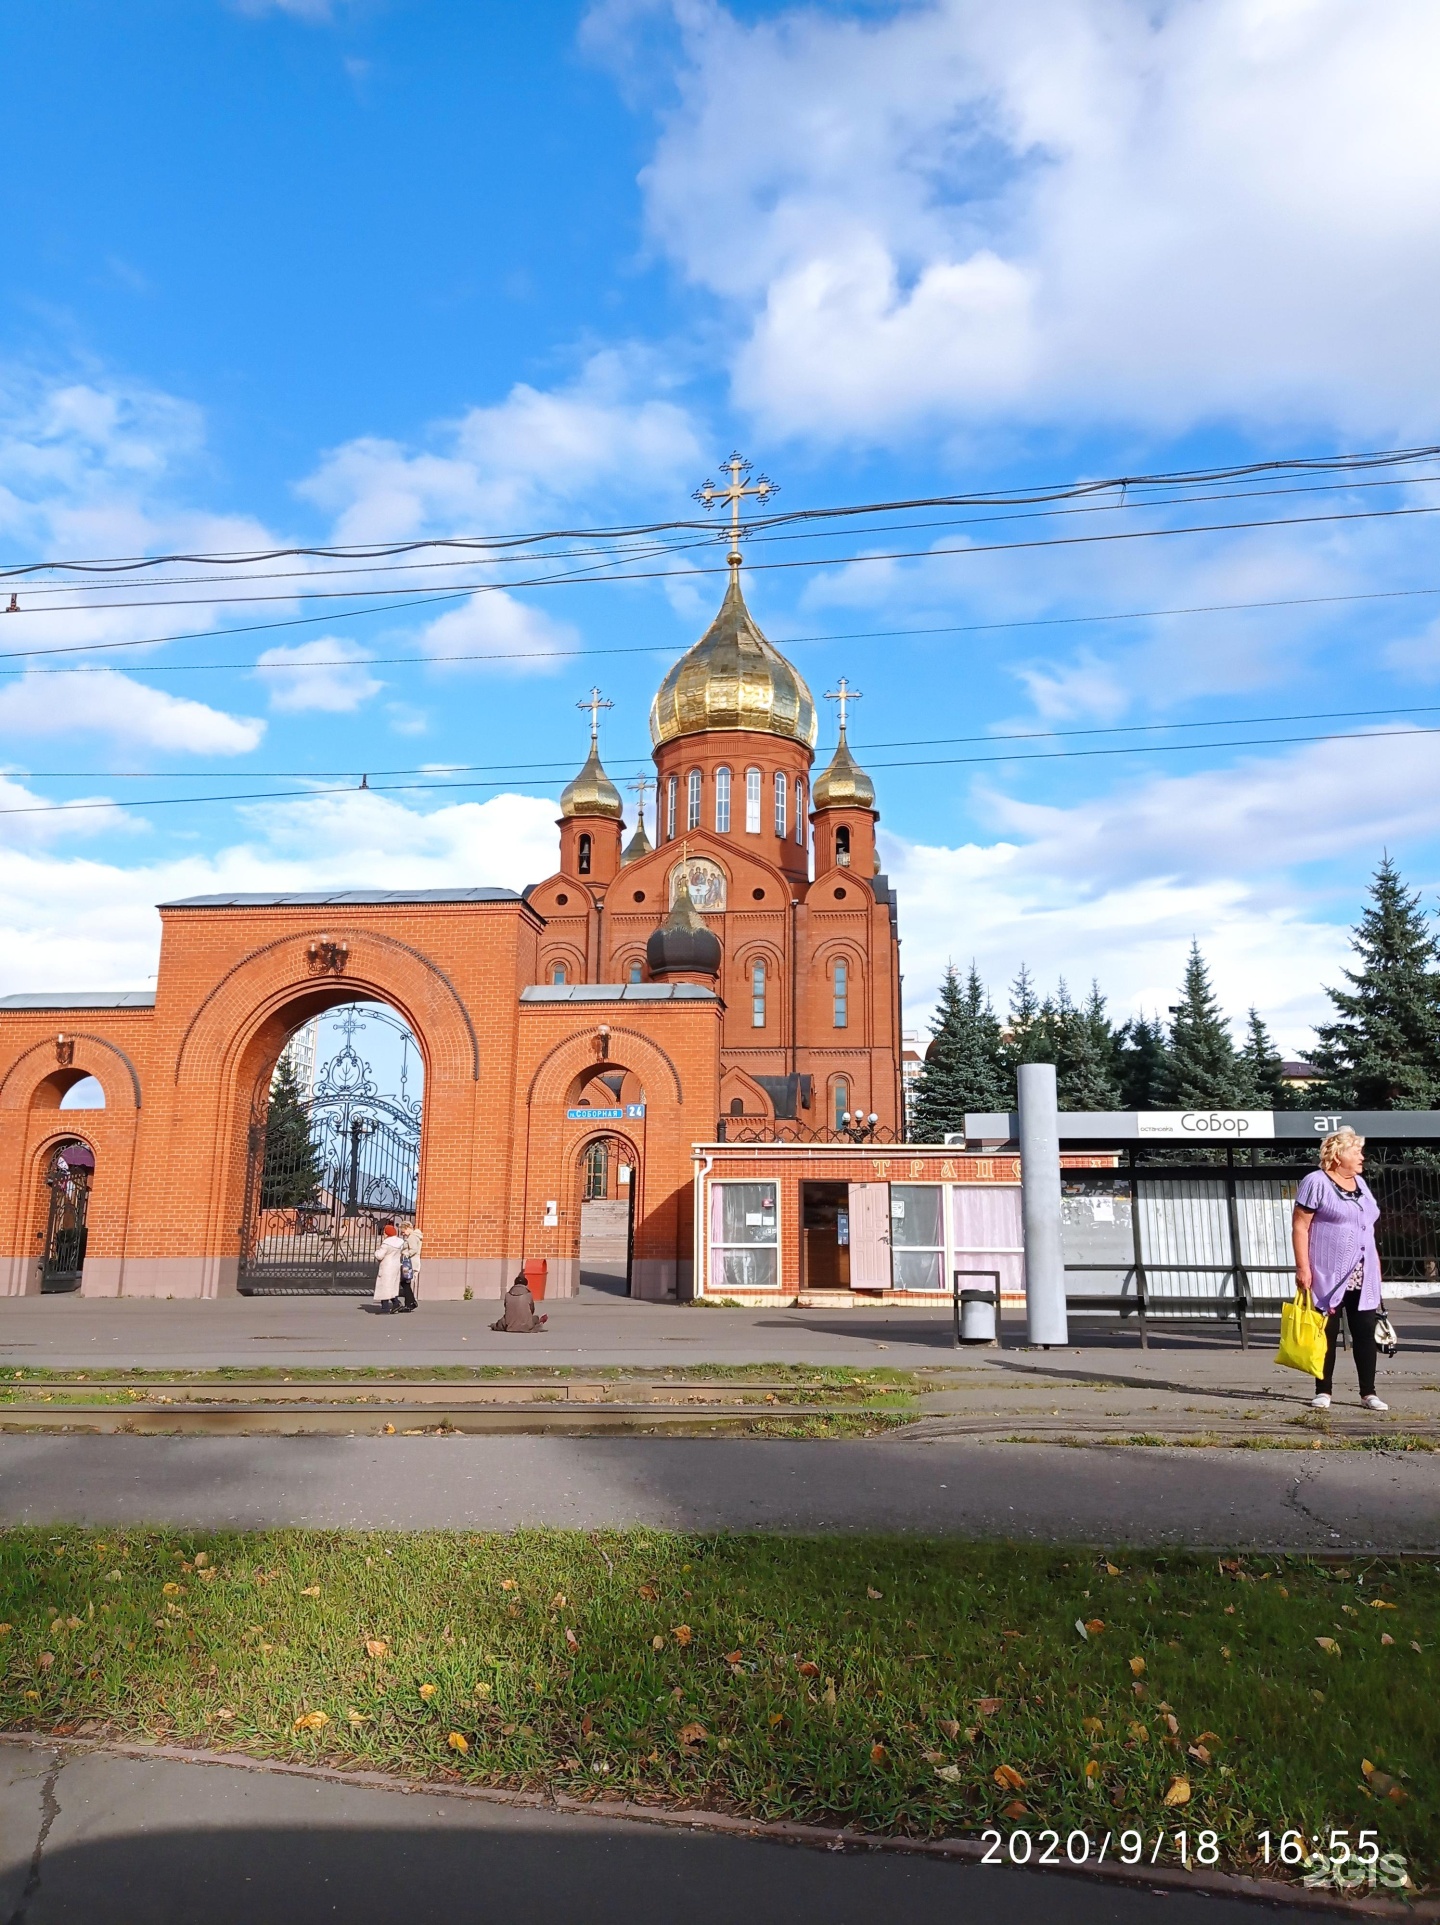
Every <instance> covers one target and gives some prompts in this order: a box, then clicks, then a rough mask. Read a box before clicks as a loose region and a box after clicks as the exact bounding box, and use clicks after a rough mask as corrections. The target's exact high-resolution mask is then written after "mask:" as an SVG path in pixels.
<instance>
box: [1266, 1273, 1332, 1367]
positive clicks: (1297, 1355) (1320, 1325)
mask: <svg viewBox="0 0 1440 1925" xmlns="http://www.w3.org/2000/svg"><path fill="white" fill-rule="evenodd" d="M1275 1361H1276V1363H1277V1364H1284V1365H1285V1366H1286V1368H1287V1369H1289V1370H1303V1371H1304V1372H1305V1375H1306V1376H1307V1377H1323V1376H1324V1375H1325V1319H1324V1317H1323V1316H1321V1314H1320V1312H1319V1311H1318V1310H1317V1309H1316V1308H1315V1305H1314V1302H1313V1300H1312V1298H1311V1296H1310V1292H1309V1291H1308V1290H1297V1291H1296V1293H1295V1297H1294V1300H1293V1302H1291V1303H1287V1304H1286V1305H1285V1306H1284V1308H1283V1309H1282V1310H1281V1312H1280V1348H1279V1349H1278V1350H1277V1351H1276V1352H1275Z"/></svg>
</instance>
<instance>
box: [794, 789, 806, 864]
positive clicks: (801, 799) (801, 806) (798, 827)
mask: <svg viewBox="0 0 1440 1925" xmlns="http://www.w3.org/2000/svg"><path fill="white" fill-rule="evenodd" d="M795 840H796V841H797V842H798V843H800V844H801V846H802V847H803V846H804V842H805V784H804V783H803V782H802V781H801V780H800V777H799V776H798V775H797V776H796V778H795Z"/></svg>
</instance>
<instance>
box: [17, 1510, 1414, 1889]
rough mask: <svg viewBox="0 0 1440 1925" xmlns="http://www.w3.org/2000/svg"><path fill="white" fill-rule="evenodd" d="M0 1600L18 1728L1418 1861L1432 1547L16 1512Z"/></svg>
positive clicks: (1239, 1855) (841, 1815)
mask: <svg viewBox="0 0 1440 1925" xmlns="http://www.w3.org/2000/svg"><path fill="white" fill-rule="evenodd" d="M1111 1562H1113V1564H1114V1565H1116V1566H1118V1567H1119V1569H1118V1574H1114V1575H1112V1574H1111V1573H1110V1571H1109V1569H1108V1568H1107V1567H1108V1565H1109V1564H1110V1563H1111ZM197 1564H198V1568H197ZM211 1573H213V1575H212V1574H211ZM117 1574H118V1575H117ZM316 1586H318V1587H319V1588H318V1594H314V1595H307V1592H310V1591H312V1589H313V1587H316ZM1377 1600H1379V1601H1380V1602H1381V1603H1382V1604H1383V1605H1393V1606H1394V1607H1395V1608H1393V1609H1376V1608H1374V1606H1375V1603H1376V1601H1377ZM1077 1618H1078V1619H1080V1620H1082V1621H1085V1622H1092V1623H1093V1621H1095V1620H1099V1621H1101V1622H1102V1623H1103V1626H1104V1628H1103V1630H1100V1629H1094V1630H1092V1631H1091V1634H1090V1635H1089V1637H1088V1638H1082V1637H1081V1636H1080V1635H1079V1633H1078V1632H1077V1630H1076V1628H1075V1621H1076V1619H1077ZM0 1620H3V1621H4V1622H5V1623H6V1624H7V1625H8V1627H9V1628H8V1629H6V1630H5V1631H3V1632H0V1725H3V1726H4V1727H6V1728H9V1729H11V1730H36V1731H46V1732H55V1731H62V1732H63V1731H67V1730H68V1731H72V1732H73V1731H75V1730H76V1729H77V1728H82V1727H83V1728H84V1730H85V1731H87V1732H95V1731H97V1730H100V1731H105V1732H107V1733H109V1734H111V1735H123V1736H127V1737H138V1738H147V1739H154V1740H163V1741H167V1742H171V1743H180V1744H187V1745H208V1746H213V1747H217V1748H223V1749H226V1750H231V1751H234V1750H241V1751H249V1752H253V1753H255V1754H257V1755H262V1756H266V1757H280V1758H291V1759H303V1760H309V1761H312V1762H319V1761H327V1762H331V1763H335V1764H340V1765H347V1766H354V1767H366V1768H375V1769H380V1770H384V1771H388V1772H395V1773H401V1774H407V1775H410V1776H413V1777H416V1778H425V1777H431V1778H433V1777H435V1776H437V1775H445V1774H453V1775H456V1776H458V1777H460V1778H461V1779H464V1780H468V1781H472V1782H475V1783H477V1784H488V1785H504V1786H512V1787H532V1788H537V1787H552V1788H556V1789H560V1790H564V1791H566V1792H569V1793H571V1794H574V1795H579V1796H581V1797H585V1796H592V1795H593V1796H600V1795H608V1796H619V1795H623V1796H628V1797H632V1798H637V1799H642V1800H652V1801H659V1802H670V1803H680V1804H695V1805H708V1806H712V1807H715V1808H717V1809H722V1810H728V1811H737V1812H744V1813H748V1814H753V1815H756V1816H759V1817H762V1818H782V1817H784V1818H795V1819H802V1820H808V1821H816V1822H835V1821H843V1822H846V1823H849V1824H853V1825H856V1826H860V1827H863V1828H867V1829H871V1830H875V1831H882V1832H892V1833H901V1834H908V1835H919V1836H930V1835H939V1834H942V1833H956V1832H962V1833H974V1832H977V1831H979V1830H980V1829H982V1828H984V1827H985V1826H986V1825H988V1824H991V1823H998V1824H999V1825H1000V1826H1001V1828H1002V1829H1009V1828H1010V1827H1011V1826H1012V1825H1014V1826H1023V1827H1025V1828H1027V1829H1029V1830H1031V1831H1032V1833H1038V1831H1039V1829H1040V1828H1041V1827H1043V1826H1055V1827H1058V1828H1059V1829H1060V1830H1061V1833H1062V1837H1063V1835H1064V1833H1065V1832H1066V1831H1067V1830H1068V1829H1070V1828H1080V1829H1084V1830H1087V1831H1089V1832H1090V1833H1091V1834H1092V1835H1094V1834H1097V1833H1099V1832H1101V1831H1104V1830H1106V1829H1112V1828H1113V1829H1115V1830H1117V1831H1118V1830H1119V1829H1120V1828H1123V1827H1132V1826H1133V1827H1138V1828H1141V1829H1144V1830H1146V1832H1147V1835H1148V1834H1153V1832H1154V1831H1155V1830H1156V1829H1157V1828H1159V1827H1161V1826H1164V1827H1165V1828H1167V1829H1169V1830H1172V1831H1173V1830H1174V1829H1176V1828H1178V1827H1180V1826H1183V1827H1185V1828H1186V1829H1187V1831H1188V1833H1189V1834H1190V1836H1191V1838H1192V1839H1193V1838H1194V1836H1195V1834H1196V1833H1197V1832H1199V1831H1200V1830H1201V1829H1203V1828H1209V1829H1213V1830H1214V1831H1216V1832H1217V1833H1218V1834H1219V1838H1220V1845H1221V1852H1222V1862H1224V1863H1226V1864H1230V1865H1249V1864H1253V1863H1254V1862H1255V1854H1256V1852H1257V1848H1258V1839H1259V1835H1260V1833H1261V1832H1262V1831H1264V1830H1266V1829H1268V1830H1270V1831H1271V1832H1272V1833H1274V1834H1277V1835H1278V1834H1279V1833H1280V1832H1282V1831H1283V1830H1285V1829H1286V1828H1287V1827H1290V1826H1294V1827H1298V1828H1299V1829H1301V1830H1302V1831H1303V1832H1305V1834H1306V1835H1307V1836H1308V1835H1309V1834H1310V1833H1312V1832H1321V1833H1325V1832H1328V1831H1329V1830H1330V1829H1331V1828H1332V1827H1335V1826H1339V1827H1346V1826H1348V1827H1350V1828H1352V1830H1358V1829H1359V1828H1361V1827H1372V1828H1374V1829H1375V1830H1377V1831H1378V1832H1379V1834H1380V1840H1381V1848H1382V1850H1386V1851H1390V1850H1395V1851H1400V1852H1403V1853H1404V1854H1405V1855H1406V1857H1407V1860H1408V1862H1409V1865H1410V1870H1411V1876H1412V1877H1413V1878H1414V1879H1415V1880H1416V1882H1417V1883H1419V1884H1422V1885H1423V1884H1424V1883H1425V1882H1426V1880H1427V1879H1428V1878H1430V1877H1432V1876H1433V1875H1434V1874H1435V1872H1436V1870H1437V1868H1440V1826H1437V1809H1440V1803H1437V1785H1436V1776H1437V1773H1440V1661H1437V1635H1440V1570H1437V1567H1436V1566H1435V1565H1434V1564H1433V1563H1429V1562H1419V1561H1404V1562H1402V1561H1395V1562H1392V1563H1386V1562H1384V1561H1383V1560H1365V1561H1360V1562H1352V1563H1349V1564H1343V1565H1337V1564H1333V1563H1321V1562H1316V1561H1311V1560H1307V1559H1299V1558H1295V1559H1288V1560H1282V1559H1276V1558H1267V1559H1260V1558H1252V1559H1249V1560H1227V1561H1225V1563H1224V1564H1221V1563H1220V1562H1218V1561H1217V1560H1216V1559H1215V1558H1213V1557H1210V1558H1202V1557H1197V1556H1190V1555H1184V1556H1180V1555H1177V1556H1170V1557H1158V1556H1156V1555H1155V1554H1153V1553H1120V1552H1114V1553H1112V1554H1111V1557H1110V1558H1109V1559H1107V1558H1106V1557H1103V1556H1102V1557H1099V1558H1097V1557H1096V1556H1095V1555H1094V1554H1092V1553H1088V1552H1084V1551H1055V1550H1049V1549H1040V1548H1034V1547H1028V1546H1009V1545H977V1546H966V1545H959V1544H954V1543H948V1542H947V1543H938V1542H927V1541H923V1540H899V1539H891V1538H880V1539H864V1538H827V1539H805V1538H744V1537H698V1536H685V1535H678V1534H664V1533H657V1532H650V1531H638V1532H629V1533H620V1532H616V1533H597V1534H592V1535H584V1534H579V1533H559V1532H528V1533H518V1534H516V1535H513V1536H511V1535H503V1536H502V1535H492V1536H476V1535H460V1534H453V1533H434V1534H407V1535H387V1534H378V1533H368V1534H367V1533H317V1532H301V1531H273V1532H260V1533H255V1534H253V1535H243V1534H239V1533H181V1532H169V1531H127V1532H124V1533H118V1534H117V1533H113V1532H112V1533H103V1534H98V1535H97V1534H92V1533H86V1532H81V1531H70V1532H66V1533H63V1534H60V1533H55V1532H50V1531H40V1530H16V1531H11V1532H8V1533H5V1534H3V1535H0ZM1319 1637H1327V1638H1331V1639H1333V1640H1334V1641H1335V1642H1336V1644H1337V1645H1338V1647H1339V1650H1338V1654H1335V1655H1332V1654H1329V1653H1327V1652H1326V1651H1325V1650H1323V1649H1322V1648H1321V1647H1320V1646H1319V1645H1318V1644H1317V1642H1316V1640H1317V1638H1319ZM1383 1637H1388V1638H1390V1639H1391V1640H1393V1642H1390V1643H1384V1642H1382V1638H1383ZM572 1639H573V1642H572ZM367 1640H379V1641H382V1642H383V1647H384V1648H383V1649H380V1650H379V1651H378V1652H377V1651H376V1650H371V1651H367V1648H366V1643H367ZM1417 1646H1418V1647H1419V1648H1418V1649H1417V1648H1416V1647H1417ZM432 1687H433V1688H432ZM1137 1687H1138V1688H1137ZM991 1700H994V1701H996V1702H994V1703H993V1704H989V1703H988V1701H991ZM312 1714H318V1716H317V1723H316V1724H315V1725H313V1726H306V1725H305V1724H303V1723H299V1722H297V1721H299V1720H303V1719H306V1718H308V1717H310V1716H311V1715H312ZM1172 1719H1173V1721H1174V1725H1175V1727H1176V1729H1175V1730H1174V1731H1172V1729H1171V1722H1170V1721H1171V1720H1172ZM1087 1721H1088V1722H1087ZM1097 1721H1098V1722H1097ZM452 1733H454V1734H457V1736H458V1738H459V1739H460V1740H462V1741H463V1745H464V1746H465V1747H467V1748H466V1749H461V1748H458V1747H457V1746H456V1745H455V1744H454V1743H452V1739H451V1734H452ZM1207 1734H1209V1735H1207ZM1192 1746H1195V1747H1198V1748H1200V1749H1202V1750H1203V1751H1205V1752H1207V1753H1208V1760H1207V1759H1206V1758H1202V1757H1196V1756H1195V1755H1194V1754H1193V1753H1192V1752H1191V1750H1190V1747H1192ZM1366 1760H1368V1761H1369V1762H1370V1763H1371V1764H1372V1766H1375V1767H1378V1768H1379V1769H1380V1771H1381V1772H1383V1773H1385V1774H1388V1777H1389V1780H1390V1781H1392V1782H1393V1783H1394V1785H1395V1788H1396V1790H1397V1791H1398V1792H1399V1793H1400V1797H1399V1799H1398V1801H1396V1800H1392V1799H1391V1798H1389V1797H1384V1798H1377V1797H1375V1796H1374V1795H1373V1789H1374V1787H1375V1786H1376V1785H1379V1786H1381V1787H1382V1788H1383V1787H1384V1785H1385V1782H1386V1781H1385V1780H1384V1779H1379V1780H1372V1781H1371V1786H1370V1787H1369V1788H1367V1783H1366V1778H1365V1776H1364V1775H1363V1772H1362V1761H1366ZM1002 1766H1004V1767H1008V1768H1009V1770H1010V1771H1011V1772H1013V1773H1014V1774H1016V1775H1017V1776H1018V1778H1019V1780H1020V1783H1019V1785H1018V1786H1016V1785H1015V1784H1014V1783H1013V1782H1012V1783H1010V1784H1008V1785H1002V1784H1000V1783H998V1782H997V1780H996V1777H995V1773H996V1771H997V1770H998V1769H999V1768H1000V1767H1002ZM942 1774H944V1775H942ZM1002 1776H1003V1774H1002ZM1181 1777H1184V1778H1185V1779H1186V1780H1187V1782H1188V1784H1189V1787H1190V1797H1189V1800H1188V1802H1186V1803H1184V1804H1171V1805H1168V1806H1167V1805H1166V1803H1165V1802H1164V1801H1165V1798H1166V1795H1167V1793H1169V1794H1170V1795H1171V1796H1172V1797H1174V1796H1176V1795H1177V1794H1176V1793H1175V1790H1174V1786H1175V1781H1176V1779H1177V1778H1181ZM1022 1807H1023V1809H1021V1808H1022Z"/></svg>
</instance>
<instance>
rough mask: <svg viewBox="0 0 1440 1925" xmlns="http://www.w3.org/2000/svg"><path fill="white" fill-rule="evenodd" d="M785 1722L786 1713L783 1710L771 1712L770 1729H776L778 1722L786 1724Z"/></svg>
mask: <svg viewBox="0 0 1440 1925" xmlns="http://www.w3.org/2000/svg"><path fill="white" fill-rule="evenodd" d="M784 1722H785V1713H784V1712H783V1711H772V1712H771V1713H770V1718H769V1724H770V1729H771V1730H772V1731H773V1730H774V1729H775V1727H776V1725H777V1724H784Z"/></svg>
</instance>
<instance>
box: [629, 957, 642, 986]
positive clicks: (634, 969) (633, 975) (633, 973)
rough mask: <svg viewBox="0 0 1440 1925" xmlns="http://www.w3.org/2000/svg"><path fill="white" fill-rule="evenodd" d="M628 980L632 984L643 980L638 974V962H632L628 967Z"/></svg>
mask: <svg viewBox="0 0 1440 1925" xmlns="http://www.w3.org/2000/svg"><path fill="white" fill-rule="evenodd" d="M630 980H631V982H632V983H638V982H640V981H642V980H643V978H642V977H641V974H640V964H639V962H638V960H637V961H635V962H632V963H631V965H630Z"/></svg>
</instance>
